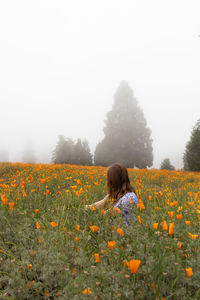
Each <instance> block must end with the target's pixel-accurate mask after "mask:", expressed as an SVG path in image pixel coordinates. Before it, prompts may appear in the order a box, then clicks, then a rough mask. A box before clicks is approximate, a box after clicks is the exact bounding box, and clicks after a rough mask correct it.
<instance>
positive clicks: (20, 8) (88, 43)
mask: <svg viewBox="0 0 200 300" xmlns="http://www.w3.org/2000/svg"><path fill="white" fill-rule="evenodd" d="M122 80H127V81H128V83H129V85H130V86H131V88H132V89H133V91H134V94H135V97H136V98H137V100H138V102H139V105H140V107H141V108H142V110H143V111H144V115H145V118H146V120H147V124H148V126H149V127H150V128H151V130H152V139H153V151H154V167H159V166H160V163H161V161H162V159H164V158H166V157H168V158H170V160H171V162H172V164H174V165H175V167H177V168H180V167H182V156H183V152H184V148H185V144H186V142H187V141H188V139H189V137H190V133H191V130H192V127H193V126H194V125H195V123H196V121H197V120H198V119H199V118H200V1H199V0H196V1H195V0H188V1H186V0H166V1H163V0H146V1H145V0H101V1H96V0H80V1H79V0H70V1H69V0H65V1H59V0H55V1H51V0H39V1H38V0H34V1H31V0H24V1H21V0H18V1H16V0H12V1H11V0H1V1H0V104H1V106H0V107H1V114H0V129H1V130H0V149H7V150H8V151H9V153H10V159H11V160H12V161H20V159H21V156H22V153H23V151H24V147H26V145H27V144H31V145H32V146H33V149H34V151H35V154H36V155H37V157H38V160H40V161H45V157H49V156H51V152H52V150H53V149H54V147H55V145H56V143H57V136H58V135H59V134H63V135H64V136H65V137H72V138H73V139H76V138H78V137H80V138H87V139H88V142H89V145H90V147H91V150H92V151H94V149H95V146H96V144H97V143H98V142H99V141H100V140H101V139H102V137H103V131H102V129H103V127H104V120H105V117H106V113H107V112H108V111H109V110H110V109H111V107H112V103H113V99H114V93H115V91H116V89H117V87H118V85H119V83H120V81H122Z"/></svg>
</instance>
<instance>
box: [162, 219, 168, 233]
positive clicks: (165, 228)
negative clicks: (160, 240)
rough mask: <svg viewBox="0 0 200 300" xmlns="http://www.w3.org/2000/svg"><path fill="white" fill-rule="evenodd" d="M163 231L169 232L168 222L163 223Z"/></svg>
mask: <svg viewBox="0 0 200 300" xmlns="http://www.w3.org/2000/svg"><path fill="white" fill-rule="evenodd" d="M162 229H163V230H166V231H167V230H168V225H167V222H166V221H165V220H164V221H163V226H162Z"/></svg>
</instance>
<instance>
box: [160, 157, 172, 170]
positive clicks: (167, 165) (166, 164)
mask: <svg viewBox="0 0 200 300" xmlns="http://www.w3.org/2000/svg"><path fill="white" fill-rule="evenodd" d="M160 169H161V170H163V169H165V170H175V167H174V166H173V165H172V164H171V162H170V160H169V158H165V159H163V161H162V163H161V165H160Z"/></svg>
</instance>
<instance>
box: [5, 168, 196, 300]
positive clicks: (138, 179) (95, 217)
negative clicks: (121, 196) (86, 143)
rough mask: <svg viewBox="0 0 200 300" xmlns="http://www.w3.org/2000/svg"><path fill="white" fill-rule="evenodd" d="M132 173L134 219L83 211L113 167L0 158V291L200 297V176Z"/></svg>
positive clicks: (26, 295) (9, 295)
mask: <svg viewBox="0 0 200 300" xmlns="http://www.w3.org/2000/svg"><path fill="white" fill-rule="evenodd" d="M128 171H129V176H130V179H131V183H132V184H133V185H134V186H135V188H136V191H137V195H138V198H139V200H140V203H139V205H138V207H137V208H135V220H134V222H133V223H131V224H130V225H129V226H127V225H126V224H124V223H123V222H122V218H121V215H120V214H118V213H117V214H116V216H112V217H111V216H109V215H104V211H103V210H95V208H94V207H92V208H91V209H89V210H87V209H86V208H85V205H86V204H89V203H93V202H95V201H98V200H101V199H102V198H104V196H105V195H106V168H103V167H83V166H70V165H52V164H51V165H39V164H38V165H31V164H11V163H10V164H6V163H3V164H0V202H1V204H0V298H2V299H87V298H90V299H200V252H199V250H200V174H199V173H190V172H184V171H178V172H176V171H166V170H162V171H159V170H134V169H129V170H128Z"/></svg>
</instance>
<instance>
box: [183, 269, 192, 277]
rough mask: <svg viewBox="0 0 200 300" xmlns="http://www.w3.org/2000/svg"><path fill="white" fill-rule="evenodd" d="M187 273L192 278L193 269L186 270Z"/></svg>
mask: <svg viewBox="0 0 200 300" xmlns="http://www.w3.org/2000/svg"><path fill="white" fill-rule="evenodd" d="M185 272H186V275H187V277H191V276H192V275H193V272H192V268H186V269H185Z"/></svg>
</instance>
